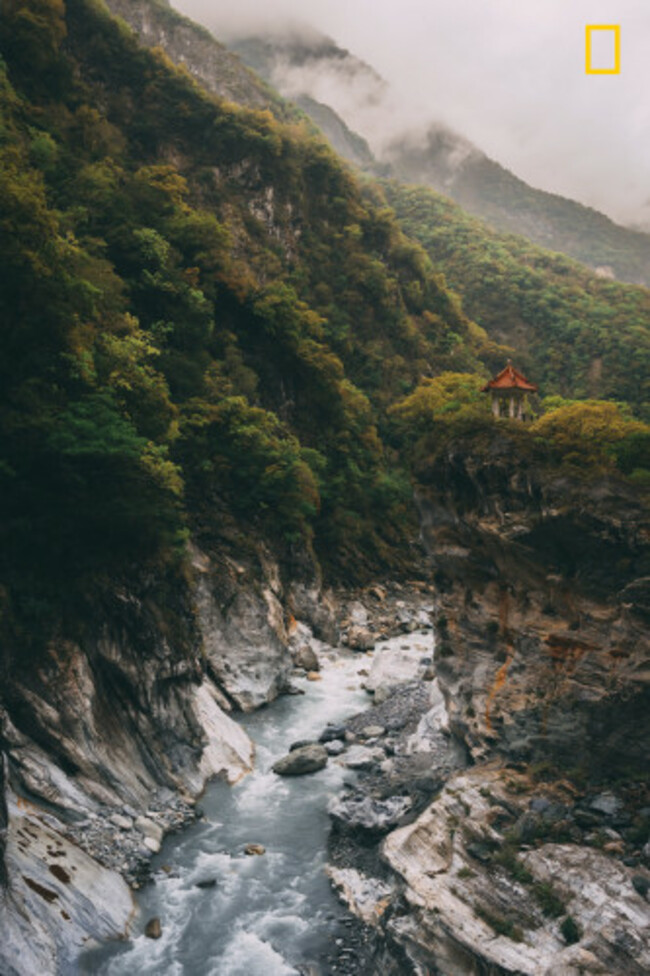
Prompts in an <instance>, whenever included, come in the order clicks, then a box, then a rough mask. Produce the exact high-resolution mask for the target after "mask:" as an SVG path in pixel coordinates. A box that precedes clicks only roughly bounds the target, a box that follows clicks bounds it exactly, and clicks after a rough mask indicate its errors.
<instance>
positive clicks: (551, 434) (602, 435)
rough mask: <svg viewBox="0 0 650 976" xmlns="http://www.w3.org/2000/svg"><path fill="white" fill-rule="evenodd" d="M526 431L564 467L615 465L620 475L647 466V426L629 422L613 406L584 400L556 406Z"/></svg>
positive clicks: (617, 406) (648, 440)
mask: <svg viewBox="0 0 650 976" xmlns="http://www.w3.org/2000/svg"><path fill="white" fill-rule="evenodd" d="M529 432H530V435H531V436H532V437H533V438H536V439H539V442H540V444H541V445H545V446H547V447H548V448H549V451H550V452H551V455H552V456H553V457H554V458H556V459H557V460H558V461H560V462H561V463H564V464H575V465H578V466H584V465H587V466H588V467H594V466H604V467H607V466H613V465H614V464H617V463H619V467H620V468H621V470H623V472H624V473H631V471H632V470H634V469H635V468H637V467H642V466H644V465H645V466H646V467H647V462H648V459H649V457H648V444H649V443H650V426H649V425H648V424H644V423H642V422H641V421H639V420H632V419H630V417H629V416H626V415H625V413H624V412H623V410H621V408H620V407H619V405H618V404H615V403H607V402H605V401H602V400H586V401H584V402H582V403H569V404H567V405H564V406H560V407H557V408H556V409H554V410H551V411H550V412H549V413H547V414H545V415H544V416H543V417H541V418H540V419H539V420H537V421H536V422H535V423H534V424H532V425H531V427H530V428H529Z"/></svg>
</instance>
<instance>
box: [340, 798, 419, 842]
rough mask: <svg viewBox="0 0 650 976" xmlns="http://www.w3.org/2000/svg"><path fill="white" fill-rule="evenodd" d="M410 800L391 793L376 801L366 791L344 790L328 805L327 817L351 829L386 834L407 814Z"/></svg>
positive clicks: (411, 803) (411, 802)
mask: <svg viewBox="0 0 650 976" xmlns="http://www.w3.org/2000/svg"><path fill="white" fill-rule="evenodd" d="M412 805H413V801H412V800H411V799H410V797H408V796H391V797H389V798H388V799H387V800H378V799H375V798H374V797H371V796H369V795H368V794H366V793H347V794H346V793H344V794H343V795H342V796H337V797H334V799H333V800H332V801H331V802H330V804H329V806H328V808H327V809H328V813H329V815H330V817H331V818H332V819H333V820H334V821H335V822H336V823H338V824H339V825H340V826H342V827H344V828H345V829H347V830H351V831H357V830H361V831H368V832H370V833H386V831H388V830H390V829H391V827H394V826H395V825H396V824H397V823H398V822H399V821H400V820H401V818H402V817H403V816H404V815H405V814H406V813H408V811H409V810H410V809H411V807H412Z"/></svg>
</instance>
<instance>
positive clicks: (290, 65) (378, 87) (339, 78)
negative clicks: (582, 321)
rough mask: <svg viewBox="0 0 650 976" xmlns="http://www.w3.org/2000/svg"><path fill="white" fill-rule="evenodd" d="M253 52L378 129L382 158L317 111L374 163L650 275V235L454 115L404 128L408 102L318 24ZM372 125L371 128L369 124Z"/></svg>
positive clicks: (278, 74) (281, 74) (283, 82)
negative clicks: (455, 126)
mask: <svg viewBox="0 0 650 976" xmlns="http://www.w3.org/2000/svg"><path fill="white" fill-rule="evenodd" d="M231 46H232V48H233V50H235V51H237V52H238V53H239V54H240V55H241V56H242V58H243V59H244V61H246V63H247V64H249V65H250V66H251V67H252V68H253V69H254V70H255V71H256V72H258V73H259V74H260V75H261V76H262V77H263V78H265V79H266V80H267V81H268V82H270V83H271V84H272V85H273V86H274V87H276V88H277V89H278V90H279V91H280V92H282V93H283V94H284V95H286V96H287V97H289V98H294V99H296V98H298V97H305V96H309V97H312V98H313V99H315V100H317V101H319V102H321V103H322V102H326V101H327V93H328V92H329V93H330V96H331V97H332V98H334V99H335V102H332V103H331V104H329V103H328V104H329V108H330V110H331V111H333V112H334V113H335V115H336V113H338V115H339V116H341V115H342V116H343V117H344V118H345V121H346V123H347V124H348V125H349V126H351V127H352V129H356V130H357V132H358V133H360V135H361V136H364V135H367V136H369V135H372V140H371V141H372V143H373V145H374V146H375V156H376V158H375V160H374V161H372V160H369V159H367V158H363V159H361V160H359V159H357V158H356V155H355V153H354V152H349V151H346V147H345V145H343V146H342V145H341V144H340V142H339V144H337V136H336V130H337V128H338V127H339V125H340V123H338V124H337V123H335V122H334V121H333V119H331V118H330V119H327V118H326V117H325V116H324V114H323V111H322V109H321V110H320V112H319V113H312V111H311V110H310V106H309V104H307V103H304V104H303V107H304V109H305V111H306V112H307V114H309V115H311V116H312V118H313V119H314V121H315V122H316V123H317V124H318V125H320V126H321V128H322V130H323V132H324V133H325V134H326V135H327V137H328V138H329V139H330V141H331V142H332V144H333V145H334V146H335V147H336V148H337V151H340V152H342V154H343V155H344V156H345V157H346V158H348V159H350V161H352V162H354V163H356V164H357V165H362V166H363V167H364V168H366V169H368V170H369V171H371V172H377V171H380V170H381V169H382V167H383V172H384V174H385V175H388V173H387V170H390V174H392V175H393V176H394V177H396V178H397V179H400V180H402V181H404V182H407V183H421V184H424V185H426V186H430V187H432V188H433V189H434V190H437V191H438V192H440V193H444V194H446V195H447V196H450V197H451V198H452V199H453V200H455V201H456V202H457V203H459V204H460V205H461V206H462V207H463V208H464V209H465V210H467V211H468V212H469V213H471V214H474V215H476V216H479V217H483V218H484V219H485V220H486V221H487V222H488V223H489V224H491V225H492V226H493V227H494V228H495V229H497V230H503V231H510V232H513V233H516V234H521V235H523V236H524V237H528V238H529V240H531V241H533V242H534V243H536V244H539V245H540V246H541V247H546V248H548V249H550V250H553V251H561V252H562V253H564V254H567V255H569V256H570V257H572V258H575V259H576V260H578V261H582V262H583V263H584V264H587V265H589V266H590V267H592V268H594V269H597V268H602V269H603V273H604V274H609V275H610V276H611V275H613V276H614V277H616V278H618V279H620V280H621V281H628V282H633V283H636V284H644V285H648V284H650V235H648V234H645V233H642V232H639V231H634V230H630V229H629V228H626V227H621V226H619V225H618V224H616V223H614V222H613V221H612V220H610V219H609V218H608V217H606V216H605V215H604V214H602V213H599V212H598V211H597V210H594V209H592V208H590V207H586V206H583V205H582V204H580V203H577V202H576V201H574V200H569V199H567V198H566V197H562V196H559V195H557V194H552V193H547V192H545V191H543V190H538V189H535V188H534V187H531V186H529V185H528V184H527V183H525V182H524V181H523V180H521V179H519V178H518V177H517V176H516V175H515V174H513V173H511V172H510V171H509V170H508V169H506V168H505V167H504V166H501V165H500V164H499V163H497V162H495V161H494V160H493V159H490V158H489V157H488V156H487V155H486V154H485V153H483V152H482V151H481V150H480V149H479V148H477V147H476V146H474V145H472V143H470V142H469V141H468V140H467V139H464V138H463V137H462V136H460V135H458V134H457V133H456V132H454V131H452V130H451V129H450V128H448V127H447V126H445V125H442V124H440V123H432V124H430V125H428V126H426V125H425V126H422V125H417V126H413V125H411V126H410V127H406V128H405V131H404V132H401V133H398V134H395V115H396V113H399V106H395V105H393V104H391V101H390V92H389V91H388V86H387V85H386V83H385V82H383V81H382V79H381V78H380V77H379V76H378V75H377V74H376V72H374V71H373V69H372V68H371V67H369V66H368V65H367V64H365V63H364V62H362V61H360V60H359V59H357V58H356V57H354V55H352V54H350V52H348V51H345V50H343V49H342V48H340V47H338V45H336V44H335V42H334V41H332V40H331V39H329V38H326V37H325V36H323V35H319V34H318V33H316V32H314V31H309V32H308V31H302V32H300V31H299V30H298V29H295V30H294V31H291V30H287V32H286V33H285V34H283V33H282V32H277V33H275V34H273V35H270V36H268V37H264V38H260V37H242V38H236V39H235V40H234V41H232V42H231ZM364 126H368V127H369V129H370V131H368V132H367V131H366V130H365V129H364Z"/></svg>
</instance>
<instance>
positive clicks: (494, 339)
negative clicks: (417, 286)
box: [386, 183, 650, 410]
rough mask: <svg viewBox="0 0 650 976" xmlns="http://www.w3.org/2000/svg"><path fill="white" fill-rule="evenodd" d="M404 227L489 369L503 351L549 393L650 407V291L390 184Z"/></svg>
mask: <svg viewBox="0 0 650 976" xmlns="http://www.w3.org/2000/svg"><path fill="white" fill-rule="evenodd" d="M386 192H387V196H388V199H389V201H390V202H391V204H392V205H393V206H394V208H395V211H396V213H397V215H398V217H399V219H400V222H401V224H402V226H403V227H404V229H405V230H406V231H407V232H408V233H409V234H411V235H412V236H413V237H414V238H415V239H416V240H418V241H419V242H420V243H421V244H422V246H423V247H424V248H425V250H426V252H427V254H428V255H429V257H430V258H431V260H432V261H433V262H435V264H436V265H437V266H438V267H439V268H440V269H442V270H443V271H444V273H445V276H446V278H447V279H448V281H449V283H450V285H451V286H452V287H453V288H454V289H456V290H457V291H458V292H459V293H460V294H461V295H462V299H463V305H464V307H465V310H466V312H467V314H468V315H470V316H471V317H472V318H473V319H475V320H476V322H477V323H478V324H479V326H481V327H482V328H483V329H484V330H485V333H487V337H489V341H488V342H486V343H485V344H484V346H483V348H482V349H479V355H480V357H481V359H482V360H483V361H484V362H485V363H486V364H487V366H488V367H489V369H490V370H495V369H497V368H500V367H501V366H502V364H503V359H504V358H505V357H504V350H503V345H501V347H500V348H499V347H498V345H496V344H499V343H500V344H505V345H506V346H514V347H516V348H517V350H518V353H517V361H518V364H519V365H520V366H521V368H523V370H524V372H526V373H527V374H528V375H530V377H531V378H532V379H533V380H534V382H536V383H537V384H538V385H539V387H540V389H541V390H542V392H543V393H544V394H547V395H551V394H559V395H560V396H562V397H571V398H579V399H584V398H586V397H600V398H603V399H612V400H625V401H627V402H629V403H631V404H633V405H634V406H635V407H636V408H637V409H638V410H643V409H647V408H645V407H644V406H643V405H644V404H647V403H648V401H649V400H650V385H649V384H650V328H649V325H650V291H648V290H647V289H645V288H640V287H636V286H634V285H624V284H620V283H618V282H614V281H610V280H607V279H603V278H599V277H597V276H596V275H595V274H593V273H592V272H590V271H589V270H588V269H587V268H585V267H583V266H582V265H580V264H577V263H576V262H575V261H572V260H570V259H569V258H566V257H564V256H562V255H560V254H555V253H551V252H549V251H544V250H542V249H541V248H539V247H536V246H535V245H533V244H530V243H529V242H528V241H526V240H525V239H524V238H521V237H515V236H513V235H508V234H499V233H497V232H496V231H493V230H491V229H490V228H489V227H487V226H486V225H485V224H483V223H481V222H480V221H479V220H476V219H474V218H472V217H469V216H468V215H467V214H465V213H464V212H463V211H462V210H461V209H460V208H459V207H458V206H457V205H456V204H454V203H452V202H451V201H450V200H448V199H446V198H445V197H442V196H439V195H438V194H436V193H434V192H433V191H430V190H426V189H424V188H413V187H405V186H400V185H398V184H392V183H391V184H389V185H387V187H386Z"/></svg>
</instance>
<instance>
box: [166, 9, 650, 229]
mask: <svg viewBox="0 0 650 976" xmlns="http://www.w3.org/2000/svg"><path fill="white" fill-rule="evenodd" d="M171 2H172V4H173V5H174V6H176V7H177V8H178V9H180V10H182V11H183V12H184V13H187V14H188V15H190V16H193V17H195V18H196V19H197V20H202V21H203V22H204V23H207V24H208V25H209V26H213V25H215V24H217V25H220V24H223V27H224V30H227V29H229V30H236V29H238V28H239V27H241V28H242V29H251V28H252V29H255V28H256V27H257V26H258V25H260V26H264V24H268V23H269V22H271V23H273V22H275V23H277V22H280V21H283V20H291V19H294V20H299V21H303V22H308V23H311V24H313V25H314V26H315V27H317V28H319V29H320V30H322V31H324V32H325V33H327V34H329V35H330V36H332V37H333V38H334V39H335V40H336V41H337V42H338V43H339V44H340V45H341V46H342V47H345V48H348V49H349V50H350V51H352V52H353V53H354V54H356V55H357V56H358V57H360V58H362V59H363V60H365V61H367V62H368V63H370V64H371V65H373V67H375V68H376V69H377V70H378V71H379V73H380V74H382V75H383V76H384V78H386V79H387V81H389V83H390V85H391V86H392V88H393V89H394V92H395V95H396V97H397V104H399V99H403V102H404V104H406V103H407V102H408V104H409V110H408V116H409V121H411V120H412V118H413V115H414V114H416V115H418V116H421V118H422V120H423V121H425V120H428V119H439V120H441V121H444V122H446V123H447V124H449V125H451V126H452V127H453V128H454V129H456V130H457V131H458V132H460V133H461V134H462V135H464V136H466V137H467V138H469V139H471V140H472V141H473V142H474V143H476V145H477V146H478V147H479V148H481V149H482V150H483V151H485V152H487V153H488V154H489V155H490V156H492V157H493V158H495V159H497V160H498V161H499V162H500V163H502V164H503V165H505V166H507V167H508V168H509V169H511V170H513V171H514V172H515V173H517V175H519V176H521V177H522V178H524V179H525V180H527V181H528V182H530V183H532V184H533V185H534V186H539V187H542V188H543V189H546V190H551V191H554V192H558V193H562V194H564V195H566V196H570V197H573V198H574V199H577V200H580V201H581V202H583V203H586V204H589V205H591V206H595V207H597V208H598V209H601V210H603V211H605V212H606V213H608V214H610V215H611V216H613V217H614V218H615V219H618V220H620V221H622V222H625V223H636V222H641V221H644V222H646V223H647V222H650V0H609V2H606V0H236V2H235V3H233V2H232V0H171ZM233 8H234V9H233ZM586 24H620V25H621V40H622V58H621V74H620V75H601V76H599V75H587V74H586V73H585V25H586ZM405 115H406V111H405Z"/></svg>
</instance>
